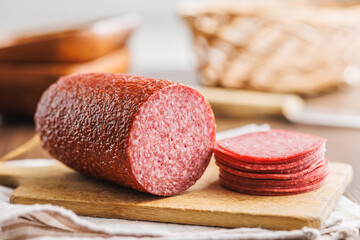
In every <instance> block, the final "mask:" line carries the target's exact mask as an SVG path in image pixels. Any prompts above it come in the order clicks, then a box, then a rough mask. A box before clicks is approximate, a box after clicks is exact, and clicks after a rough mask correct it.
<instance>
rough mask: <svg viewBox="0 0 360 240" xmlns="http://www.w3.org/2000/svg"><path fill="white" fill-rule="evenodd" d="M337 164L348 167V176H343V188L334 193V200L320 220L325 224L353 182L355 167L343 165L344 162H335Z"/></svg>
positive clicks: (325, 208)
mask: <svg viewBox="0 0 360 240" xmlns="http://www.w3.org/2000/svg"><path fill="white" fill-rule="evenodd" d="M335 163H336V164H342V165H344V166H345V167H346V174H342V177H343V180H342V181H341V184H340V183H339V185H340V186H341V188H339V189H338V191H337V192H334V193H333V197H332V198H331V199H332V200H331V201H330V202H329V204H328V206H327V207H324V209H323V211H322V214H321V216H320V217H319V218H320V220H321V221H320V222H324V221H325V220H326V219H327V217H328V216H329V215H330V213H331V212H332V211H333V210H334V208H335V206H336V204H337V203H338V202H339V200H340V198H341V196H343V194H344V193H345V191H346V188H347V187H348V186H349V184H350V182H351V181H352V180H353V177H354V169H353V167H352V166H351V165H350V164H348V163H342V162H335Z"/></svg>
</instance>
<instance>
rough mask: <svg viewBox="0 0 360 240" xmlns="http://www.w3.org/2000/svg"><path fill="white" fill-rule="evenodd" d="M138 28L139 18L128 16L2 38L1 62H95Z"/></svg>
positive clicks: (0, 42)
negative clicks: (94, 60)
mask: <svg viewBox="0 0 360 240" xmlns="http://www.w3.org/2000/svg"><path fill="white" fill-rule="evenodd" d="M136 25H137V16H136V15H124V16H117V17H111V18H107V19H102V20H99V21H95V22H92V23H89V24H83V25H80V26H72V27H70V28H63V29H57V30H52V31H45V32H38V33H31V34H22V36H20V35H17V36H7V37H5V36H1V38H0V61H7V62H9V61H27V62H84V61H91V60H93V59H96V58H99V57H101V56H104V55H105V54H108V53H110V52H111V51H114V50H115V49H118V48H121V47H123V46H124V45H125V42H126V40H127V38H128V37H129V35H130V33H131V31H132V30H133V29H134V27H135V26H136Z"/></svg>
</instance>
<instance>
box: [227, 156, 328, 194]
mask: <svg viewBox="0 0 360 240" xmlns="http://www.w3.org/2000/svg"><path fill="white" fill-rule="evenodd" d="M327 164H328V163H327V160H326V161H324V164H322V165H321V166H319V167H317V168H315V169H314V170H313V171H310V172H308V173H306V174H304V175H302V176H300V177H298V178H294V179H285V180H284V179H250V178H244V177H240V176H237V175H234V174H232V173H229V172H226V171H224V170H223V169H221V170H220V178H223V179H225V180H227V181H228V182H230V183H232V184H238V185H240V186H246V187H251V188H252V189H259V188H260V189H262V188H293V187H305V186H307V185H308V184H309V183H311V182H314V181H317V180H319V179H323V178H325V177H326V176H327V175H328V166H327Z"/></svg>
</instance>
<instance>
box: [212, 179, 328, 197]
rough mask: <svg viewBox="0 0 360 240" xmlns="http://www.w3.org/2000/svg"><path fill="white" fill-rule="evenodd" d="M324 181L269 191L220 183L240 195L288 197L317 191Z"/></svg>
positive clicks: (224, 182)
mask: <svg viewBox="0 0 360 240" xmlns="http://www.w3.org/2000/svg"><path fill="white" fill-rule="evenodd" d="M324 180H325V178H324V179H321V180H319V181H318V182H313V183H310V184H309V185H307V186H306V187H294V188H289V189H276V188H268V189H261V190H259V189H251V188H241V187H239V185H234V184H231V183H229V182H227V181H226V180H224V179H222V178H220V179H219V182H220V184H221V185H223V186H224V187H225V188H228V189H230V190H233V191H236V192H239V193H244V194H250V195H259V196H286V195H293V194H300V193H306V192H310V191H313V190H316V189H318V188H320V187H321V185H322V183H323V182H324Z"/></svg>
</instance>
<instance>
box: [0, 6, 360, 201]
mask: <svg viewBox="0 0 360 240" xmlns="http://www.w3.org/2000/svg"><path fill="white" fill-rule="evenodd" d="M358 4H360V1H358V0H272V1H267V0H252V1H250V0H248V1H247V0H234V1H231V0H223V1H222V0H218V1H213V0H193V1H191V0H190V1H178V0H152V1H146V0H132V1H125V0H103V1H96V0H86V1H85V0H63V1H45V0H33V1H26V0H12V1H6V0H0V116H1V119H2V120H1V121H0V122H1V123H0V156H1V155H4V154H5V153H7V152H9V151H10V150H12V149H14V148H16V147H17V146H19V145H21V144H22V143H24V142H26V141H27V140H29V139H30V138H31V136H33V135H34V134H35V132H34V127H33V125H32V117H33V114H34V111H35V107H36V103H37V101H38V99H39V98H40V96H41V94H42V92H43V91H44V90H45V89H46V88H47V87H48V86H49V85H50V84H51V83H53V82H55V81H56V80H57V79H58V78H59V77H60V76H62V75H66V74H71V73H74V72H94V71H101V72H126V73H131V74H134V75H144V76H149V77H155V78H165V79H169V80H172V81H176V82H181V83H185V84H189V85H192V86H195V87H197V88H198V89H199V90H200V91H201V92H202V93H203V94H204V95H205V96H206V97H207V98H208V100H209V102H210V103H211V105H212V107H213V110H214V111H215V116H216V121H217V127H218V130H219V131H221V130H225V129H229V128H232V127H237V126H241V125H243V124H248V123H258V124H262V123H270V124H271V125H272V127H278V128H284V129H291V130H298V131H303V132H309V133H311V134H316V135H320V136H324V137H327V138H328V149H329V150H328V157H329V158H331V160H334V161H343V162H350V163H351V164H353V165H354V166H358V165H360V163H359V161H358V158H359V156H360V149H359V148H358V145H359V144H360V130H359V128H360V86H359V80H360V5H358ZM200 86H201V87H200ZM329 125H330V126H329ZM16 157H17V158H19V157H33V158H38V157H49V156H48V155H47V154H46V153H45V152H44V151H42V150H41V147H40V146H37V147H36V148H35V149H34V150H33V151H32V152H31V153H28V154H25V155H24V154H23V155H20V156H16ZM357 169H359V168H357ZM358 171H359V170H356V171H355V175H356V172H358ZM348 195H350V197H351V196H353V197H352V199H353V200H354V199H355V201H360V183H356V184H355V185H353V186H352V187H351V188H350V192H348Z"/></svg>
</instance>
